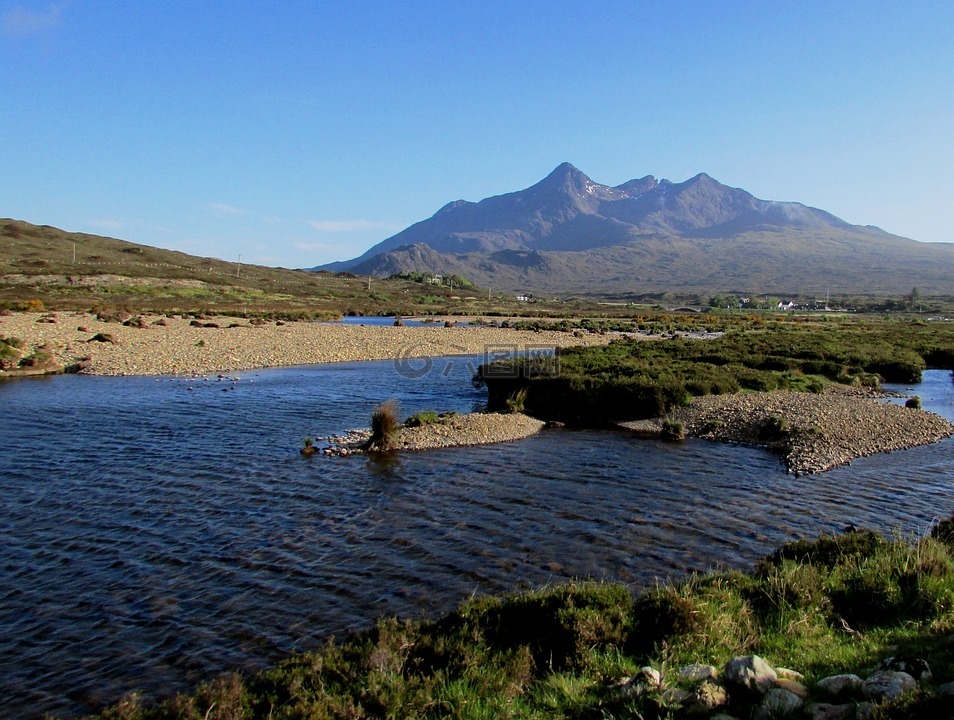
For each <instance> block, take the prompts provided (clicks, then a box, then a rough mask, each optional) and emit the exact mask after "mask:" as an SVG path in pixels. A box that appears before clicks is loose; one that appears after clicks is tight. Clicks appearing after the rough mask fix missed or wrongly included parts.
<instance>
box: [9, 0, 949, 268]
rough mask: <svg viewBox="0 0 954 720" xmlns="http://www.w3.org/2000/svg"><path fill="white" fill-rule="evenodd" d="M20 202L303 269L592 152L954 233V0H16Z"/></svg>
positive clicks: (174, 242) (592, 156)
mask: <svg viewBox="0 0 954 720" xmlns="http://www.w3.org/2000/svg"><path fill="white" fill-rule="evenodd" d="M0 107H2V110H0V148H2V157H3V159H4V171H3V172H0V216H3V217H13V218H17V219H22V220H27V221H29V222H34V223H38V224H48V225H55V226H58V227H62V228H64V229H67V230H73V231H83V232H92V233H97V234H103V235H110V236H113V237H119V238H123V239H125V240H130V241H133V242H140V243H145V244H147V245H155V246H159V247H164V248H171V249H176V250H183V251H185V252H189V253H194V254H198V255H208V256H214V257H220V258H224V259H228V260H236V259H238V258H239V256H241V260H242V261H243V262H258V263H262V264H268V265H283V266H285V267H310V266H313V265H317V264H320V263H324V262H330V261H332V260H342V259H347V258H351V257H354V256H356V255H358V254H360V253H361V252H363V251H364V250H366V249H367V248H368V247H370V246H371V245H373V244H375V243H377V242H379V241H381V240H383V239H384V238H386V237H388V236H390V235H392V234H394V233H395V232H397V231H399V230H401V229H403V228H404V227H406V226H408V225H410V224H411V223H414V222H416V221H418V220H422V219H424V218H426V217H429V216H430V215H432V214H433V213H434V212H436V211H437V210H438V209H439V208H440V207H441V206H443V205H444V204H445V203H447V202H449V201H451V200H455V199H458V198H464V199H467V200H480V199H481V198H484V197H487V196H490V195H498V194H501V193H504V192H510V191H513V190H519V189H522V188H524V187H527V186H529V185H532V184H533V183H535V182H537V181H538V180H540V179H541V178H543V177H544V176H545V175H546V174H547V173H549V172H550V171H551V170H552V169H553V168H554V167H556V166H557V165H559V164H560V163H561V162H563V161H569V162H571V163H573V164H574V165H576V166H577V167H578V168H580V170H582V171H583V172H585V173H586V174H587V175H589V176H590V177H591V178H592V179H593V180H595V181H597V182H601V183H605V184H608V185H617V184H620V183H622V182H625V181H626V180H629V179H631V178H634V177H641V176H643V175H647V174H652V175H655V176H656V177H659V178H667V179H670V180H672V181H675V182H679V181H683V180H686V179H687V178H689V177H691V176H693V175H695V174H696V173H699V172H706V173H708V174H710V175H712V176H713V177H715V178H716V179H717V180H719V181H721V182H723V183H725V184H727V185H732V186H735V187H742V188H745V189H746V190H749V191H750V192H752V193H753V194H755V195H756V196H758V197H761V198H765V199H770V200H793V201H798V202H803V203H806V204H808V205H812V206H815V207H820V208H822V209H825V210H827V211H829V212H832V213H834V214H835V215H838V216H839V217H841V218H843V219H845V220H847V221H848V222H852V223H857V224H871V225H877V226H879V227H882V228H884V229H885V230H888V231H889V232H893V233H896V234H899V235H904V236H907V237H912V238H915V239H917V240H923V241H945V242H949V241H954V232H952V228H954V181H952V169H954V3H951V2H949V0H945V1H944V2H916V1H915V2H912V3H899V2H896V1H892V2H881V1H880V0H871V1H868V2H839V1H838V0H828V1H826V2H813V1H806V0H800V2H769V1H768V0H763V1H762V2H736V1H732V0H726V1H719V0H706V1H704V0H695V1H692V2H689V1H687V2H675V1H667V0H655V1H654V2H643V1H642V0H631V1H629V2H613V1H612V0H610V1H607V2H596V3H580V2H578V1H574V2H563V1H562V0H550V1H547V2H537V1H535V0H530V1H526V2H519V1H517V2H515V1H514V0H509V1H508V2H498V1H497V0H487V1H484V2H479V1H478V2H467V3H464V2H456V1H454V0H442V1H434V2H431V1H428V0H406V1H405V2H401V3H394V2H385V1H383V0H382V1H380V2H379V1H371V0H368V1H365V0H354V1H351V0H346V1H344V2H342V1H341V0H336V1H335V2H325V1H324V0H314V1H310V2H304V1H302V2H283V1H282V0H268V1H265V0H263V1H253V0H230V1H228V2H226V1H224V0H206V1H202V0H164V1H163V2H162V3H149V2H129V1H128V0H61V1H59V2H49V1H48V0H0Z"/></svg>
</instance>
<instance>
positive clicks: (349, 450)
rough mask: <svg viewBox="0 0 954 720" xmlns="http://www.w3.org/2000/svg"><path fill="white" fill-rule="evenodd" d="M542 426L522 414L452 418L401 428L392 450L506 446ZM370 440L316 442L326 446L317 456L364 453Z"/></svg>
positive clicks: (358, 433) (365, 435)
mask: <svg viewBox="0 0 954 720" xmlns="http://www.w3.org/2000/svg"><path fill="white" fill-rule="evenodd" d="M544 426H545V423H544V422H542V421H540V420H537V419H535V418H532V417H530V416H528V415H523V414H521V413H470V414H466V415H454V416H453V417H450V418H447V419H446V420H443V421H440V422H434V423H429V424H427V425H421V426H419V427H404V428H401V430H400V431H399V433H398V438H397V443H396V446H395V448H394V449H395V450H431V449H434V448H447V447H462V446H465V445H488V444H490V443H499V442H509V441H512V440H522V439H523V438H526V437H530V436H531V435H535V434H536V433H538V432H540V430H542V429H543V427H544ZM370 437H371V432H370V431H368V430H351V431H349V432H348V433H346V434H344V435H338V436H333V437H331V438H327V439H326V438H319V439H318V442H319V443H321V442H327V445H326V446H325V447H322V448H320V449H318V450H317V452H320V453H321V454H324V455H354V454H359V453H363V452H365V447H366V445H367V442H368V440H369V439H370Z"/></svg>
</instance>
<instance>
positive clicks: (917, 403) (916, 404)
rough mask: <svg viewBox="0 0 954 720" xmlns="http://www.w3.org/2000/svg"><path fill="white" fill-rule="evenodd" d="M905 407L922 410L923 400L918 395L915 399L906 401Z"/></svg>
mask: <svg viewBox="0 0 954 720" xmlns="http://www.w3.org/2000/svg"><path fill="white" fill-rule="evenodd" d="M904 407H906V408H911V409H912V410H920V409H921V398H919V397H918V396H917V395H915V396H914V397H909V398H908V399H907V400H906V401H905V403H904Z"/></svg>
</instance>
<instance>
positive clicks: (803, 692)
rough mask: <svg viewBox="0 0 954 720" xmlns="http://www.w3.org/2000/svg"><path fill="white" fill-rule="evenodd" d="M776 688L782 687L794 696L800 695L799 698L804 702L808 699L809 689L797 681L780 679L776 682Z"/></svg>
mask: <svg viewBox="0 0 954 720" xmlns="http://www.w3.org/2000/svg"><path fill="white" fill-rule="evenodd" d="M775 687H780V688H782V690H788V691H789V692H790V693H792V694H793V695H798V697H800V698H801V699H802V700H804V699H805V698H807V697H808V688H807V687H805V686H804V685H802V684H801V683H800V682H798V681H797V680H789V679H788V678H782V677H780V678H779V679H778V680H776V681H775Z"/></svg>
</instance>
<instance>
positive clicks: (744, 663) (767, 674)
mask: <svg viewBox="0 0 954 720" xmlns="http://www.w3.org/2000/svg"><path fill="white" fill-rule="evenodd" d="M722 674H723V678H724V680H725V682H726V684H727V685H729V686H730V687H737V688H740V689H742V690H745V691H748V692H753V693H757V694H759V695H764V694H765V693H767V692H768V691H769V690H771V689H772V688H774V687H775V681H776V680H778V675H777V674H776V672H775V670H774V669H772V666H771V665H769V664H768V663H767V662H765V661H764V660H763V659H762V658H760V657H759V656H758V655H748V656H745V657H737V658H733V659H732V660H729V662H727V663H726V664H725V668H724V669H723V671H722Z"/></svg>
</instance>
